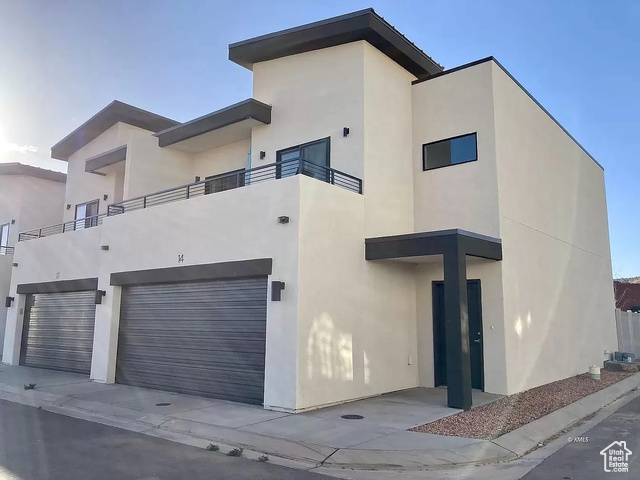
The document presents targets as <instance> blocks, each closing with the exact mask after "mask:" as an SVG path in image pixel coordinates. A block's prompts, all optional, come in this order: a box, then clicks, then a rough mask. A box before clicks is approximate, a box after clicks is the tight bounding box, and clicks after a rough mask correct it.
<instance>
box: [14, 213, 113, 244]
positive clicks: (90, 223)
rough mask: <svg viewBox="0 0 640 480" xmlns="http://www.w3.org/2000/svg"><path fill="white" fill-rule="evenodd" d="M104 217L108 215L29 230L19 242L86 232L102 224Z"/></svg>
mask: <svg viewBox="0 0 640 480" xmlns="http://www.w3.org/2000/svg"><path fill="white" fill-rule="evenodd" d="M104 217H106V214H104V213H103V214H102V215H94V216H92V217H86V218H80V219H78V220H72V221H70V222H66V223H60V224H58V225H51V226H49V227H42V228H38V229H36V230H29V231H28V232H22V233H20V234H19V235H18V241H19V242H22V241H24V240H32V239H34V238H41V237H50V236H51V235H58V234H59V233H65V232H73V231H76V230H85V229H87V228H91V227H95V226H97V225H100V224H102V219H103V218H104Z"/></svg>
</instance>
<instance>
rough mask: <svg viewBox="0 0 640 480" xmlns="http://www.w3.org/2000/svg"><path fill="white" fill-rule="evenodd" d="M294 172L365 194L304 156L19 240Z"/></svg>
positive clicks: (139, 200) (358, 184)
mask: <svg viewBox="0 0 640 480" xmlns="http://www.w3.org/2000/svg"><path fill="white" fill-rule="evenodd" d="M294 175H305V176H308V177H311V178H314V179H316V180H320V181H321V182H325V183H329V184H331V185H336V186H338V187H341V188H344V189H346V190H349V191H352V192H354V193H358V194H362V180H361V179H359V178H357V177H354V176H352V175H349V174H347V173H344V172H341V171H339V170H336V169H335V168H328V167H324V166H321V165H317V164H315V163H313V162H310V161H308V160H305V159H303V158H294V159H290V160H285V161H283V162H277V163H272V164H269V165H263V166H260V167H256V168H252V169H250V170H244V169H243V170H236V171H233V172H227V173H223V174H220V175H216V176H213V177H209V178H207V179H205V180H202V181H199V182H194V183H190V184H188V185H181V186H179V187H174V188H170V189H167V190H162V191H160V192H155V193H150V194H149V195H143V196H141V197H136V198H131V199H129V200H125V201H122V202H118V203H114V204H111V205H109V206H108V208H107V213H106V214H102V215H96V216H94V217H87V218H82V219H79V220H74V221H71V222H67V223H62V224H60V225H52V226H49V227H43V228H39V229H37V230H31V231H28V232H22V233H20V235H19V236H18V241H19V242H22V241H25V240H32V239H35V238H42V237H48V236H51V235H57V234H60V233H67V232H73V231H77V230H85V229H87V228H91V227H95V226H97V225H100V224H102V220H103V218H104V217H105V216H114V215H120V214H123V213H127V212H131V211H135V210H140V209H143V208H149V207H154V206H157V205H162V204H165V203H171V202H176V201H179V200H187V199H189V198H193V197H200V196H203V195H209V194H212V193H217V192H222V191H225V190H231V189H235V188H241V187H245V186H248V185H253V184H257V183H261V182H265V181H268V180H277V179H281V178H286V177H292V176H294Z"/></svg>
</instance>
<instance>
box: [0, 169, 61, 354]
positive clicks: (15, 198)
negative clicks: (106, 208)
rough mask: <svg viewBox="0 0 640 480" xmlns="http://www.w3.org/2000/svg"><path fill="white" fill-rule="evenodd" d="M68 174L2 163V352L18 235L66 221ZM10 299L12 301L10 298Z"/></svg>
mask: <svg viewBox="0 0 640 480" xmlns="http://www.w3.org/2000/svg"><path fill="white" fill-rule="evenodd" d="M66 177H67V176H66V175H65V174H64V173H60V172H54V171H51V170H45V169H43V168H38V167H32V166H30V165H24V164H21V163H18V162H12V163H0V300H1V301H2V305H0V352H2V347H3V345H4V331H5V322H6V316H7V308H6V306H7V305H9V304H12V303H13V298H11V297H9V287H10V285H11V274H12V271H13V269H14V268H16V266H14V263H15V261H14V259H13V253H14V249H15V246H16V244H17V243H18V232H20V231H23V230H31V229H34V228H40V227H41V226H44V225H54V224H57V223H60V221H61V220H62V202H63V201H64V187H65V181H66ZM7 297H9V298H7Z"/></svg>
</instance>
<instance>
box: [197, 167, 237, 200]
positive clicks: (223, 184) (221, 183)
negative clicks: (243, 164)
mask: <svg viewBox="0 0 640 480" xmlns="http://www.w3.org/2000/svg"><path fill="white" fill-rule="evenodd" d="M245 170H246V169H244V168H241V169H239V170H234V171H232V172H228V173H226V174H224V175H228V176H224V177H222V178H215V177H219V176H220V175H212V176H210V177H205V180H206V179H209V178H212V179H213V180H211V181H209V182H205V184H204V194H205V195H209V194H210V193H216V192H224V191H225V190H231V189H233V188H238V187H244V176H245V173H244V172H245ZM232 174H235V175H232Z"/></svg>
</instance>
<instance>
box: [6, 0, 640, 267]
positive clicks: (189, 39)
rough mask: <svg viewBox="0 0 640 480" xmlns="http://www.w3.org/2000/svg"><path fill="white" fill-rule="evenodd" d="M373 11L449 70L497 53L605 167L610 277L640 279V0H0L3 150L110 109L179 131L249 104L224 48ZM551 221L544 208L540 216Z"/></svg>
mask: <svg viewBox="0 0 640 480" xmlns="http://www.w3.org/2000/svg"><path fill="white" fill-rule="evenodd" d="M369 6H372V7H374V8H375V9H376V11H377V12H378V13H379V14H380V15H382V16H383V17H385V18H386V19H387V20H388V21H389V22H390V23H391V24H392V25H394V26H395V27H396V28H397V29H399V30H400V31H401V32H402V33H404V34H405V35H406V36H407V37H408V38H409V39H411V40H412V41H413V42H414V43H416V44H417V45H418V46H420V47H421V48H422V49H423V50H424V51H425V52H427V53H428V54H429V55H431V56H432V57H433V58H434V59H435V60H436V61H438V62H439V63H441V64H442V65H444V66H445V67H446V68H451V67H455V66H457V65H460V64H463V63H467V62H470V61H473V60H476V59H479V58H482V57H486V56H489V55H493V56H495V57H496V58H497V59H498V60H499V61H500V62H501V63H502V64H503V65H504V66H505V67H506V68H507V69H508V70H509V71H510V72H511V73H512V74H513V75H514V76H515V77H516V78H517V79H518V80H519V81H520V82H521V83H522V84H523V85H524V86H525V88H527V89H528V90H529V91H530V92H531V93H532V94H533V95H534V96H535V97H536V98H537V99H538V100H539V101H540V102H541V103H542V104H543V105H544V106H545V107H546V108H547V109H548V110H549V111H550V112H551V113H552V114H553V115H554V116H555V117H556V118H557V119H558V120H559V121H560V123H562V124H563V125H564V126H565V127H566V128H567V129H568V130H569V131H570V132H571V133H572V134H573V135H574V136H575V137H576V138H577V139H578V141H579V142H580V143H582V145H583V146H584V147H585V148H586V149H587V150H588V151H589V152H590V153H591V154H592V155H593V156H594V157H595V158H596V159H597V160H598V161H599V162H600V163H601V164H602V165H604V167H605V169H606V179H607V196H608V202H609V222H610V229H611V246H612V253H613V271H614V276H632V275H640V214H639V213H638V212H639V210H640V161H639V158H638V157H639V156H638V152H639V151H640V128H639V127H640V121H639V120H638V119H639V118H640V95H639V90H638V89H639V87H640V62H638V60H639V58H640V57H639V54H638V52H640V28H638V25H640V2H637V1H635V0H627V1H622V0H607V1H601V0H574V1H559V0H551V1H543V0H535V1H533V0H530V1H527V2H524V1H519V2H518V1H507V0H505V1H453V0H446V1H428V0H416V1H408V0H407V1H403V0H395V1H392V0H389V1H375V0H367V1H349V0H341V1H335V0H322V1H319V0H315V1H307V0H296V1H292V0H288V1H284V0H269V1H265V0H244V1H242V2H237V1H226V0H218V1H196V0H173V1H168V0H102V1H100V0H92V1H87V0H56V1H51V0H39V1H35V0H0V135H2V136H3V137H4V139H5V144H6V143H7V142H12V143H14V144H16V145H21V146H25V145H31V146H34V147H37V148H38V152H37V153H34V152H30V153H26V154H21V153H16V152H13V153H12V154H5V155H4V156H3V158H2V159H0V160H4V161H9V160H18V161H22V162H25V163H32V164H38V165H41V166H45V167H48V168H57V169H62V170H64V168H65V165H64V164H62V165H60V164H58V165H56V164H57V163H59V162H55V161H53V160H48V156H49V148H50V147H51V146H52V145H53V144H55V143H56V142H57V141H58V140H60V139H61V138H63V137H64V136H65V135H67V134H68V133H70V132H71V131H72V130H73V129H75V128H76V127H77V126H78V125H79V124H80V123H82V122H83V121H85V120H86V119H88V118H89V117H90V116H92V115H93V114H95V113H96V112H97V111H98V110H100V109H101V108H103V107H104V106H106V105H107V104H108V103H109V102H111V101H112V100H114V99H118V100H121V101H124V102H127V103H131V104H133V105H136V106H138V107H141V108H144V109H147V110H151V111H153V112H156V113H159V114H161V115H165V116H167V117H170V118H174V119H176V120H180V121H185V120H189V119H192V118H194V117H197V116H199V115H203V114H205V113H208V112H211V111H213V110H215V109H217V108H220V107H223V106H226V105H229V104H231V103H234V102H236V101H239V100H242V99H245V98H247V97H249V96H250V95H251V72H249V71H248V70H245V69H243V68H242V67H240V66H238V65H236V64H234V63H231V62H229V61H228V60H227V45H228V44H229V43H232V42H235V41H239V40H243V39H246V38H250V37H253V36H256V35H260V34H264V33H269V32H272V31H275V30H279V29H282V28H287V27H292V26H296V25H300V24H303V23H307V22H311V21H316V20H320V19H323V18H327V17H330V16H334V15H339V14H342V13H347V12H350V11H354V10H359V9H362V8H366V7H369ZM549 213H550V214H552V212H549Z"/></svg>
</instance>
